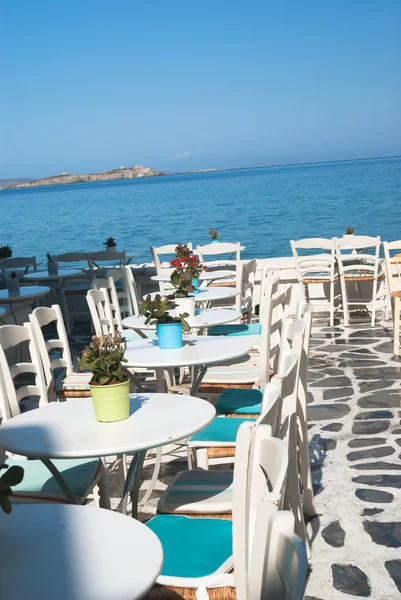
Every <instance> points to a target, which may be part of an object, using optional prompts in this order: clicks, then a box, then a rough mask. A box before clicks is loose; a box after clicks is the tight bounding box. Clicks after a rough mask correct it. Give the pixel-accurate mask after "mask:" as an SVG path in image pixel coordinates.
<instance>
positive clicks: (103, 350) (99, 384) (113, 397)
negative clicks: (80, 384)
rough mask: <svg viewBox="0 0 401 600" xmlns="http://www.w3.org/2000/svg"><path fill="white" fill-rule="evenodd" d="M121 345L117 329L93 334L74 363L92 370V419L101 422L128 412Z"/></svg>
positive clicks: (109, 420)
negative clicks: (100, 334) (93, 411)
mask: <svg viewBox="0 0 401 600" xmlns="http://www.w3.org/2000/svg"><path fill="white" fill-rule="evenodd" d="M125 348H126V345H122V343H121V334H120V333H119V332H117V333H116V334H115V335H105V336H102V337H96V336H93V337H92V342H91V343H90V345H89V346H87V347H86V348H85V350H84V351H83V352H82V357H81V358H80V360H79V363H78V366H79V368H80V370H81V371H84V370H86V369H89V370H90V371H92V373H93V376H92V379H91V382H90V384H89V387H90V391H91V395H92V402H93V406H94V408H95V414H96V419H97V420H98V421H101V422H102V423H113V422H115V421H123V420H124V419H128V417H129V414H130V412H129V381H128V377H127V374H126V372H125V371H124V369H123V363H124V362H127V361H126V359H125V358H124V352H125Z"/></svg>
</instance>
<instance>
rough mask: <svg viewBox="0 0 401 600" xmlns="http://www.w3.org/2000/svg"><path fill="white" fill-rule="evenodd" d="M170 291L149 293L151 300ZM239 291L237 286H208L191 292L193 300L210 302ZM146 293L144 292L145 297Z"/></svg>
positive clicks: (233, 295)
mask: <svg viewBox="0 0 401 600" xmlns="http://www.w3.org/2000/svg"><path fill="white" fill-rule="evenodd" d="M169 293H171V292H168V291H167V292H166V293H164V292H153V293H152V294H150V296H151V298H152V300H153V299H154V298H155V297H156V296H157V295H159V296H168V294H169ZM240 293H241V290H240V289H239V288H235V287H223V286H222V287H210V288H199V290H198V291H197V293H196V294H193V295H192V296H193V298H195V302H211V301H212V300H224V299H227V298H235V296H238V294H240ZM147 296H148V294H145V296H144V298H146V297H147Z"/></svg>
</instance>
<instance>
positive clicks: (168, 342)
mask: <svg viewBox="0 0 401 600" xmlns="http://www.w3.org/2000/svg"><path fill="white" fill-rule="evenodd" d="M156 332H157V339H158V343H159V348H160V349H161V350H175V349H176V348H182V323H157V324H156Z"/></svg>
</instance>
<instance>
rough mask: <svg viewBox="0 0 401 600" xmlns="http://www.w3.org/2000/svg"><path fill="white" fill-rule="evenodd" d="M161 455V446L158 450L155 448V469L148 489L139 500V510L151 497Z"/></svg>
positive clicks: (157, 475) (158, 471) (160, 462)
mask: <svg viewBox="0 0 401 600" xmlns="http://www.w3.org/2000/svg"><path fill="white" fill-rule="evenodd" d="M162 455H163V448H162V446H160V447H159V448H156V458H155V468H154V469H153V475H152V479H151V480H150V482H149V487H148V489H147V490H146V492H145V495H144V497H143V498H142V500H141V504H140V506H139V508H140V509H142V508H143V507H144V506H145V504H146V502H147V501H148V500H149V498H150V497H151V495H152V492H153V490H154V489H155V486H156V483H157V480H158V478H159V473H160V467H161V464H162Z"/></svg>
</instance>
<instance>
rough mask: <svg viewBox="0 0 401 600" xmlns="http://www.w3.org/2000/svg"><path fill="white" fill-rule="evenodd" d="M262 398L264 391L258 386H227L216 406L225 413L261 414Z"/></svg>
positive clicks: (217, 409) (220, 411)
mask: <svg viewBox="0 0 401 600" xmlns="http://www.w3.org/2000/svg"><path fill="white" fill-rule="evenodd" d="M262 398H263V392H262V391H261V390H260V389H258V388H252V389H235V388H227V389H225V390H224V391H223V392H222V393H221V394H220V396H219V397H218V399H217V402H216V405H215V408H216V411H217V412H218V413H221V414H225V415H229V414H241V413H244V414H255V415H260V411H261V410H262Z"/></svg>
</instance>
